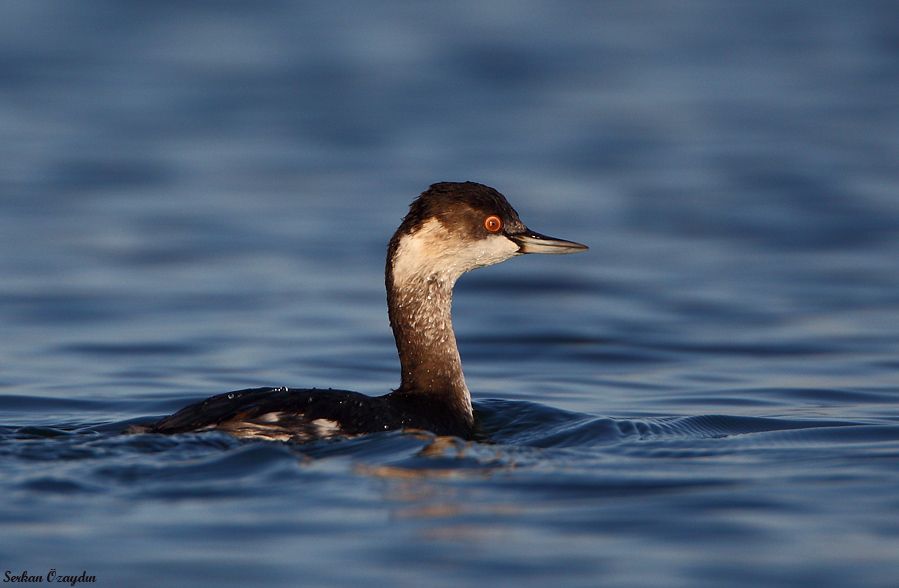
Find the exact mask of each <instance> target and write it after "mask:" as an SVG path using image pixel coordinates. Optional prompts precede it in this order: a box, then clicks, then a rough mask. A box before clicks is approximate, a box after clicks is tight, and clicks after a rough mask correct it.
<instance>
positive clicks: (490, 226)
mask: <svg viewBox="0 0 899 588" xmlns="http://www.w3.org/2000/svg"><path fill="white" fill-rule="evenodd" d="M484 228H485V229H487V230H488V231H490V232H491V233H495V232H497V231H499V230H500V229H501V228H503V220H502V219H501V218H499V217H498V216H496V215H495V214H491V215H490V216H488V217H487V218H485V219H484Z"/></svg>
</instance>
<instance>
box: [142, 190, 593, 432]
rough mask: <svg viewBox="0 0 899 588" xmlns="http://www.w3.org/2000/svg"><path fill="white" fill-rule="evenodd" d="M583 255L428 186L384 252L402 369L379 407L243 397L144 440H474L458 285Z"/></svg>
mask: <svg viewBox="0 0 899 588" xmlns="http://www.w3.org/2000/svg"><path fill="white" fill-rule="evenodd" d="M586 249H587V246H586V245H581V244H580V243H574V242H572V241H564V240H562V239H555V238H553V237H547V236H545V235H541V234H539V233H534V232H533V231H531V230H530V229H528V228H527V227H526V226H525V225H524V223H522V222H521V220H520V219H519V218H518V213H517V212H515V210H514V209H513V208H512V207H511V206H510V205H509V203H508V202H507V201H506V199H505V197H503V195H502V194H500V193H499V192H497V191H496V190H494V189H493V188H490V187H488V186H484V185H481V184H476V183H474V182H464V183H456V182H443V183H439V184H434V185H432V186H431V187H430V188H429V189H428V190H427V191H426V192H424V193H422V194H421V195H420V196H419V197H418V198H417V199H416V200H415V201H414V202H413V203H412V204H411V205H410V207H409V213H408V214H407V215H406V218H405V219H403V222H402V224H401V225H400V227H399V228H398V229H397V231H396V233H395V234H394V235H393V238H392V239H391V240H390V245H389V246H388V248H387V268H386V271H385V274H386V275H385V281H386V284H387V309H388V314H389V316H390V326H391V327H392V328H393V336H394V338H395V339H396V348H397V351H398V352H399V357H400V365H401V367H402V381H401V383H400V387H399V388H397V389H396V390H394V391H393V392H391V393H389V394H386V395H384V396H377V397H371V396H366V395H364V394H359V393H358V392H348V391H344V390H316V389H313V390H309V389H290V388H254V389H250V390H240V391H237V392H229V393H225V394H219V395H217V396H213V397H211V398H209V399H207V400H204V401H203V402H198V403H196V404H192V405H190V406H188V407H186V408H184V409H182V410H180V411H178V412H177V413H175V414H173V415H171V416H168V417H166V418H164V419H162V420H161V421H159V422H157V423H156V424H155V425H152V426H150V427H148V428H147V429H145V430H146V431H148V432H155V433H184V432H189V431H208V430H220V431H226V432H228V433H231V434H233V435H236V436H238V437H255V438H265V439H276V440H284V441H298V442H303V441H309V440H312V439H319V438H323V437H330V436H334V435H359V434H364V433H373V432H376V431H386V430H392V429H424V430H427V431H431V432H433V433H435V434H437V435H455V436H458V437H462V438H466V439H469V438H472V437H473V436H474V433H475V429H474V414H473V412H472V408H471V395H470V393H469V391H468V387H467V386H466V385H465V378H464V376H463V375H462V361H461V360H460V358H459V350H458V348H457V347H456V336H455V333H454V332H453V323H452V317H451V309H452V299H453V285H454V284H455V283H456V280H457V279H458V278H459V276H461V275H462V274H464V273H465V272H467V271H470V270H473V269H475V268H478V267H483V266H487V265H493V264H495V263H499V262H501V261H505V260H506V259H509V258H510V257H514V256H516V255H521V254H524V253H576V252H579V251H584V250H586Z"/></svg>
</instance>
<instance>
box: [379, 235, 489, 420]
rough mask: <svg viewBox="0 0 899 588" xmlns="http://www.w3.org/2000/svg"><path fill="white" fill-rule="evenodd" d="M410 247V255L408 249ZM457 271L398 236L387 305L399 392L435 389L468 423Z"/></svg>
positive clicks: (390, 255) (393, 244) (389, 260)
mask: <svg viewBox="0 0 899 588" xmlns="http://www.w3.org/2000/svg"><path fill="white" fill-rule="evenodd" d="M404 253H405V255H404ZM458 277H459V276H458V275H457V274H456V273H455V272H452V271H449V272H441V271H430V270H429V269H428V268H427V266H426V265H424V264H417V263H416V259H415V258H414V257H410V255H409V254H408V251H403V247H402V245H400V244H399V242H398V239H397V238H396V237H395V238H394V240H393V241H392V242H391V247H390V250H389V253H388V258H387V272H386V283H387V307H388V315H389V317H390V326H391V328H392V329H393V336H394V339H395V340H396V348H397V351H398V353H399V357H400V366H401V368H402V382H401V384H400V387H399V389H398V390H397V393H399V394H415V395H431V396H433V397H434V398H435V399H439V401H440V402H442V403H444V404H446V405H447V406H448V407H449V408H450V410H452V411H453V412H454V413H455V414H456V415H458V416H459V417H460V418H461V419H462V420H464V421H465V422H466V423H467V424H469V425H470V424H471V423H472V422H473V414H472V408H471V394H470V393H469V391H468V387H467V386H466V385H465V376H464V375H463V374H462V360H461V358H460V357H459V349H458V347H457V346H456V335H455V333H454V331H453V320H452V304H453V286H454V284H455V282H456V279H457V278H458Z"/></svg>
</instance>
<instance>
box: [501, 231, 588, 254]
mask: <svg viewBox="0 0 899 588" xmlns="http://www.w3.org/2000/svg"><path fill="white" fill-rule="evenodd" d="M509 239H511V240H512V241H514V242H515V243H517V244H518V253H550V254H557V255H558V254H562V253H579V252H581V251H586V250H587V249H589V247H587V246H586V245H582V244H580V243H575V242H574V241H566V240H565V239H556V238H555V237H547V236H546V235H541V234H540V233H535V232H534V231H531V230H528V229H526V230H525V231H524V232H523V233H518V234H516V235H509Z"/></svg>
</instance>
